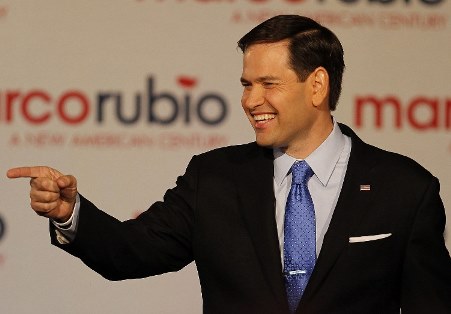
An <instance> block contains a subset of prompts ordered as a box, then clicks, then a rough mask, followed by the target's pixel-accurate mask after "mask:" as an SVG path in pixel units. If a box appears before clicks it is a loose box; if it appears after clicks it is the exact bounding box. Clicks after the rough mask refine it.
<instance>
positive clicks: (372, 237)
mask: <svg viewBox="0 0 451 314" xmlns="http://www.w3.org/2000/svg"><path fill="white" fill-rule="evenodd" d="M389 236H391V233H382V234H374V235H367V236H360V237H349V243H357V242H368V241H375V240H380V239H385V238H388V237H389Z"/></svg>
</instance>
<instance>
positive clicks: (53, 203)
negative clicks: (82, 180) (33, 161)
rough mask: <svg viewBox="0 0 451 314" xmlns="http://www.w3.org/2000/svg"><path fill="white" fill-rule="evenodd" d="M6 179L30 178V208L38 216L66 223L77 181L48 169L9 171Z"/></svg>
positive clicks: (30, 168) (71, 209)
mask: <svg viewBox="0 0 451 314" xmlns="http://www.w3.org/2000/svg"><path fill="white" fill-rule="evenodd" d="M6 175H7V177H8V178H11V179H16V178H31V180H30V186H31V190H30V199H31V202H30V204H31V208H32V209H33V210H34V211H35V212H36V213H37V214H38V215H40V216H44V217H47V218H51V219H53V220H55V221H57V222H66V221H67V220H69V218H70V216H71V215H72V211H73V209H74V206H75V199H76V195H77V180H76V179H75V177H74V176H71V175H63V174H62V173H60V172H59V171H58V170H55V169H52V168H50V167H43V166H39V167H19V168H12V169H9V170H8V172H7V174H6Z"/></svg>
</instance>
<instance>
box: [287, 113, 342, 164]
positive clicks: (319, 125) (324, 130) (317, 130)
mask: <svg viewBox="0 0 451 314" xmlns="http://www.w3.org/2000/svg"><path fill="white" fill-rule="evenodd" d="M333 128H334V124H333V120H332V117H331V116H330V115H329V116H328V117H325V118H323V119H321V120H318V121H317V122H316V123H315V124H314V125H313V126H312V127H311V128H310V130H308V131H306V132H305V133H306V134H304V136H301V138H302V139H301V140H300V141H299V142H298V143H297V144H296V145H292V146H290V147H285V148H282V151H283V152H284V153H285V154H287V155H290V156H291V157H294V158H296V159H305V158H306V157H307V156H309V155H310V154H311V153H312V152H313V151H314V150H315V149H317V148H318V147H319V146H320V145H321V144H322V143H323V142H324V141H325V140H326V138H327V137H328V136H329V135H330V133H331V132H332V130H333Z"/></svg>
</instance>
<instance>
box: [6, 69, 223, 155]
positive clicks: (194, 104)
mask: <svg viewBox="0 0 451 314" xmlns="http://www.w3.org/2000/svg"><path fill="white" fill-rule="evenodd" d="M199 85H200V84H199V79H198V78H196V77H191V76H186V75H181V76H178V77H176V79H175V86H176V88H172V89H169V90H168V89H162V88H161V87H160V86H158V84H157V79H156V77H154V76H149V77H147V79H146V80H145V84H144V86H145V87H144V88H142V89H141V90H139V91H137V92H135V93H131V94H130V93H129V92H123V91H111V90H110V91H108V90H107V91H98V92H94V93H93V94H89V93H87V92H85V91H83V90H80V89H71V90H63V91H62V92H60V93H55V92H51V91H48V90H46V89H43V88H38V89H31V90H26V89H25V90H18V89H3V90H0V127H2V126H3V127H9V126H12V127H11V133H10V134H9V136H8V135H5V136H7V137H8V138H9V139H8V140H7V142H8V145H9V146H11V147H19V146H23V147H25V146H26V147H37V148H44V147H64V146H72V147H77V148H80V147H102V148H105V147H109V148H122V149H128V148H144V147H145V148H156V149H162V150H174V149H186V148H192V149H196V150H198V149H202V150H204V149H211V148H215V147H218V146H225V145H227V144H228V138H227V136H226V135H224V134H221V133H219V134H218V133H214V131H216V129H215V128H216V127H217V126H219V125H220V124H222V123H224V122H225V120H226V119H227V117H228V115H229V103H228V101H227V99H226V97H225V96H223V95H222V94H221V93H218V92H215V91H208V90H207V91H205V90H199V88H198V86H199ZM24 123H25V126H26V127H25V128H22V127H21V128H20V129H18V128H14V127H13V126H14V125H17V124H24ZM54 125H57V130H55V128H51V127H50V126H54ZM111 125H114V126H115V128H114V129H115V131H111V128H109V126H111ZM61 126H63V127H61ZM129 126H141V127H142V126H151V127H152V128H151V130H152V132H148V130H147V129H146V130H143V129H142V128H136V129H130V128H129ZM38 127H39V128H38ZM125 127H127V131H126V132H124V128H125ZM199 128H203V129H202V130H199ZM180 129H182V130H180ZM190 129H192V130H193V131H192V132H189V130H190Z"/></svg>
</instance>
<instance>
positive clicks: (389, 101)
mask: <svg viewBox="0 0 451 314" xmlns="http://www.w3.org/2000/svg"><path fill="white" fill-rule="evenodd" d="M364 105H372V106H373V108H374V110H375V126H376V128H378V129H380V128H381V127H382V107H383V106H385V105H391V107H392V108H393V109H394V115H395V121H394V122H395V127H396V128H398V129H399V128H401V104H400V103H399V100H398V99H397V98H396V97H395V96H387V97H385V98H383V99H379V98H376V97H375V96H367V97H356V107H355V110H356V111H355V115H354V117H355V125H356V126H357V127H361V126H362V124H363V123H362V117H363V106H364Z"/></svg>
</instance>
